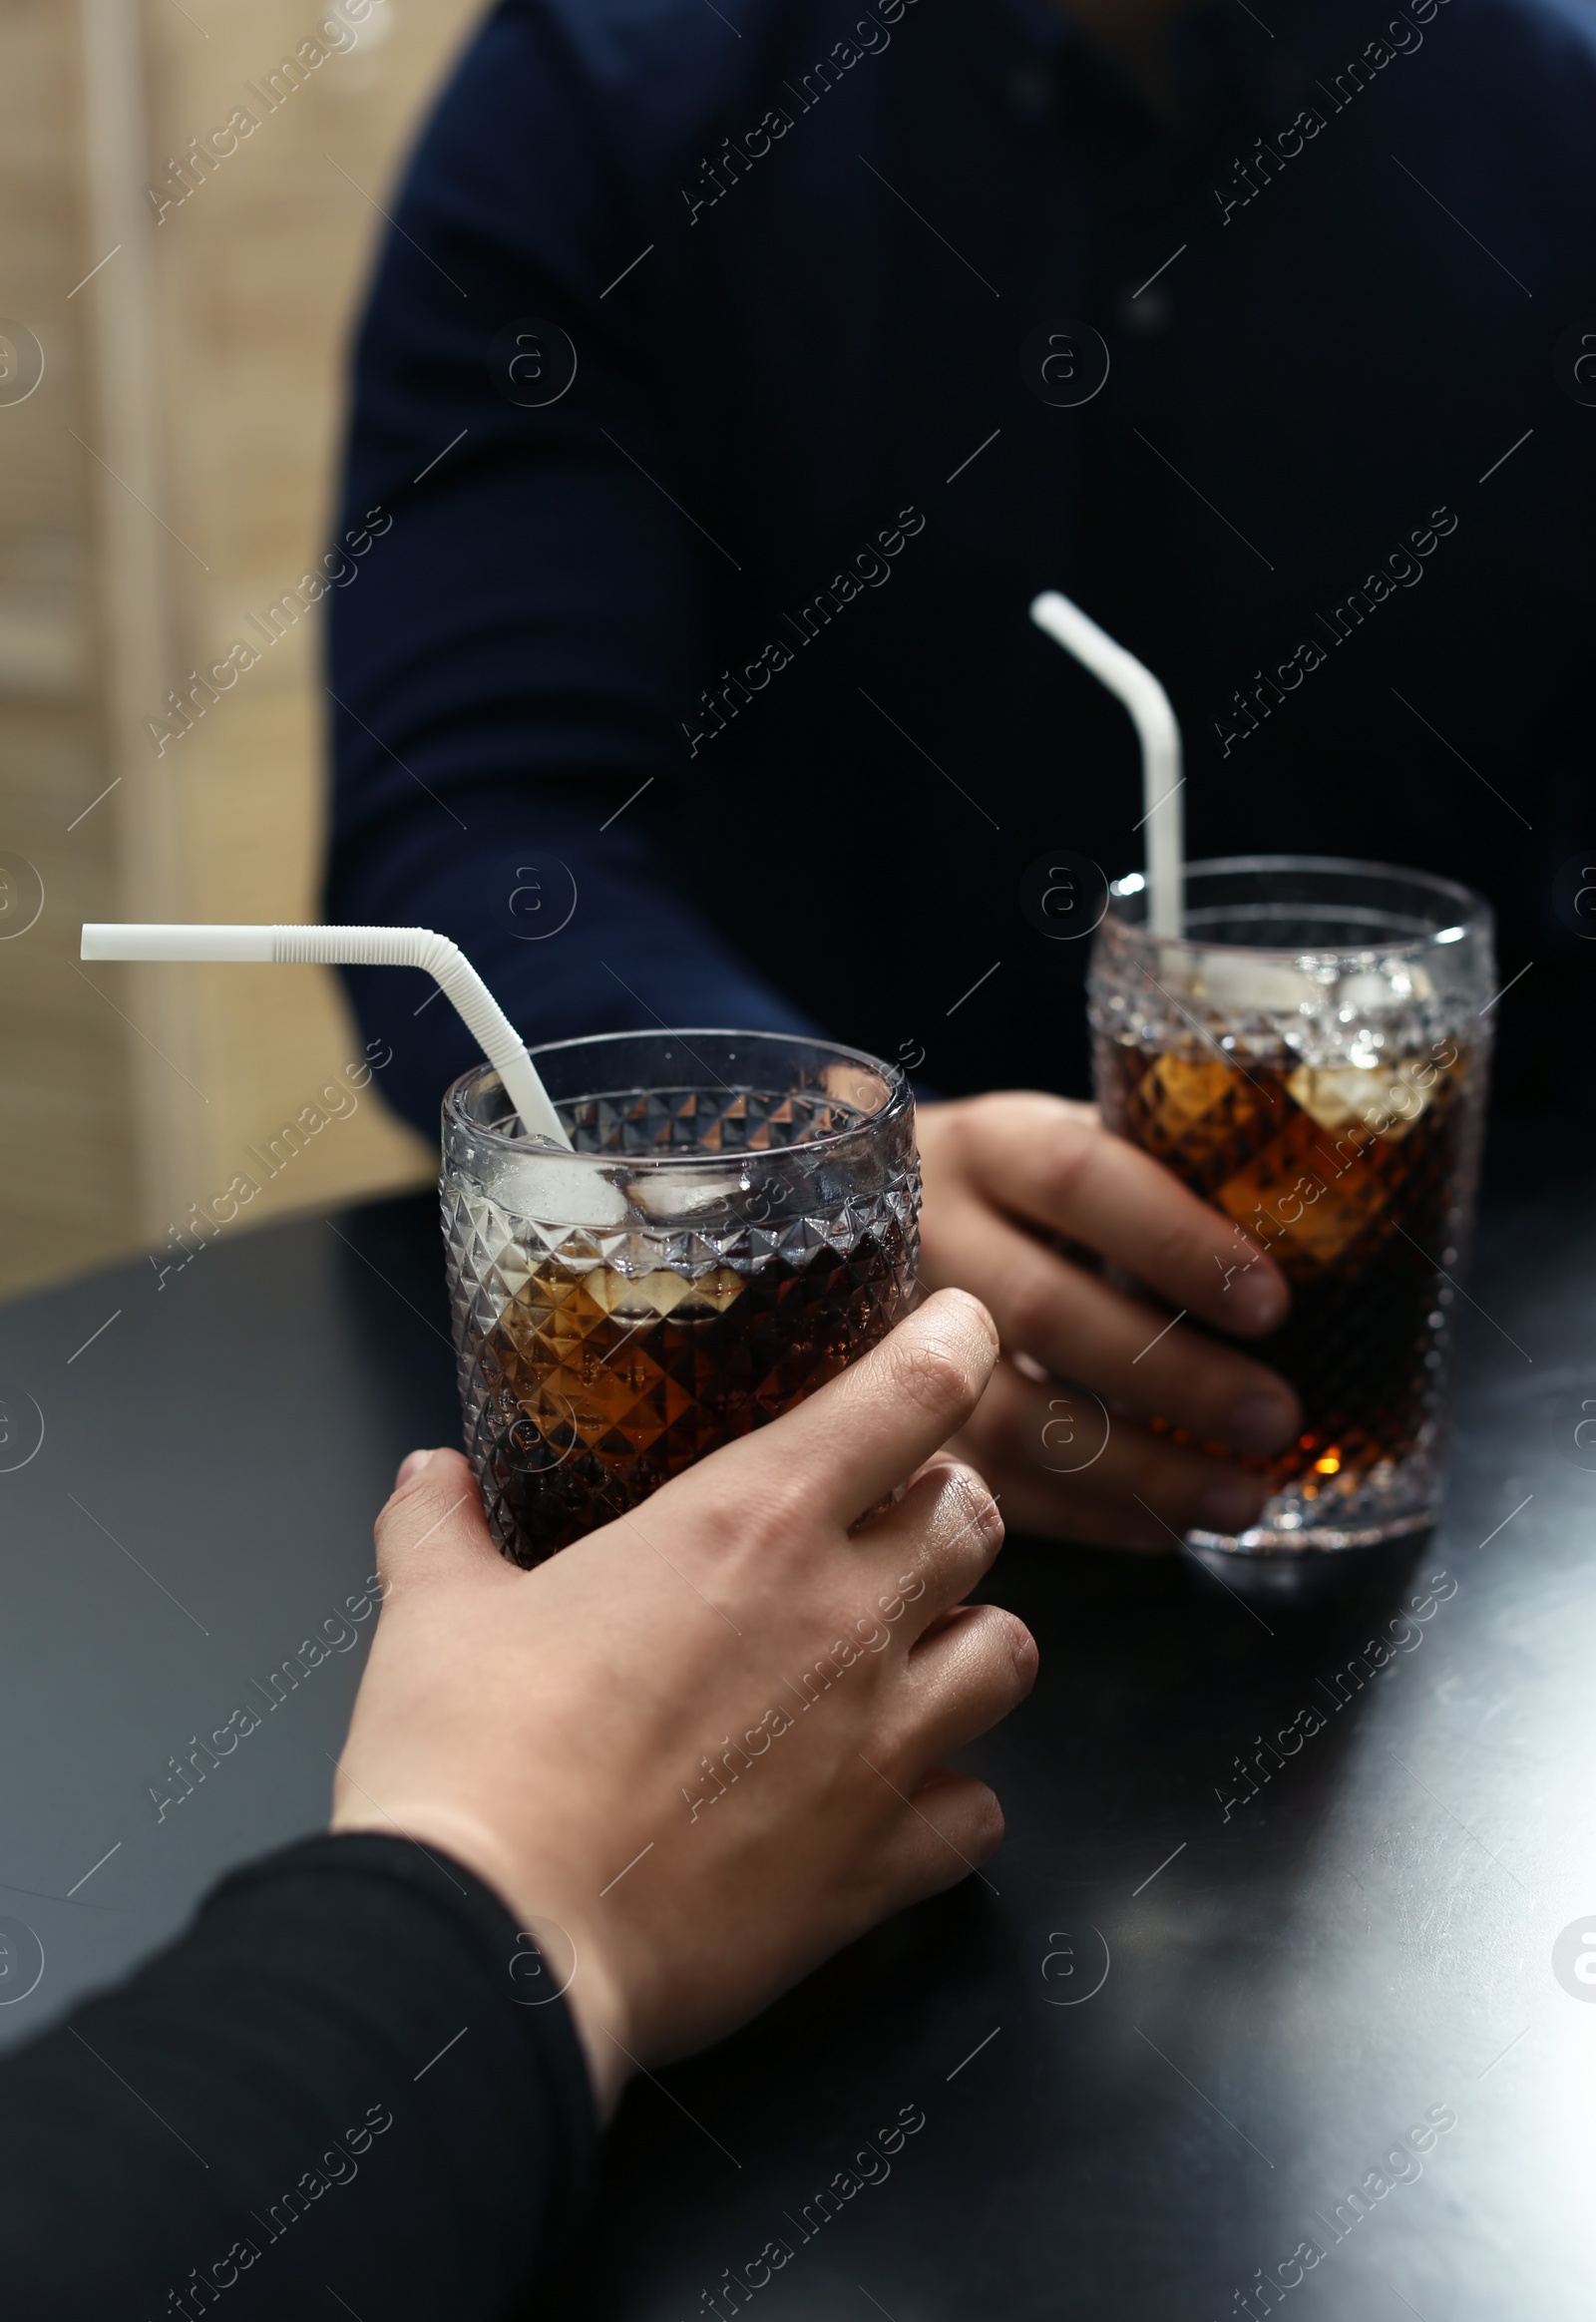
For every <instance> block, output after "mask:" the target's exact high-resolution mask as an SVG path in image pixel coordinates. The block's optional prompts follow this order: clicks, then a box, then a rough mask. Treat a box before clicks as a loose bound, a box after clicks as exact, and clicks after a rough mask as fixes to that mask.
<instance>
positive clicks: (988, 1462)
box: [919, 1090, 1302, 1548]
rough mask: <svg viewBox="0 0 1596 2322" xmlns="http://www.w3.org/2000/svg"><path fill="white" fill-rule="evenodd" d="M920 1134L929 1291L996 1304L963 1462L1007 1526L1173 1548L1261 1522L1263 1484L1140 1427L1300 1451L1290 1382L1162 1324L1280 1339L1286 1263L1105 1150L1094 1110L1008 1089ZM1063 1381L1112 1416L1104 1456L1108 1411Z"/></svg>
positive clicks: (1156, 1171) (1106, 1140)
mask: <svg viewBox="0 0 1596 2322" xmlns="http://www.w3.org/2000/svg"><path fill="white" fill-rule="evenodd" d="M919 1131H920V1153H921V1162H922V1167H923V1169H924V1173H925V1187H926V1197H925V1210H924V1215H923V1219H922V1245H923V1263H922V1269H921V1279H922V1281H923V1282H924V1283H925V1284H926V1285H927V1287H928V1288H930V1289H933V1290H936V1289H941V1288H944V1287H946V1286H948V1285H950V1284H958V1285H959V1287H960V1288H962V1289H964V1290H969V1291H973V1292H974V1293H975V1294H976V1296H977V1297H978V1298H980V1299H982V1300H983V1301H985V1303H986V1305H987V1306H988V1307H989V1308H990V1309H991V1311H992V1313H993V1315H994V1316H995V1317H996V1319H997V1323H998V1333H999V1335H1000V1338H1001V1341H1002V1350H1003V1360H1002V1361H1001V1362H1000V1363H999V1364H998V1369H997V1371H996V1373H995V1374H994V1377H993V1381H992V1384H991V1385H990V1386H989V1387H988V1389H987V1392H986V1394H985V1395H984V1397H983V1398H982V1402H981V1407H980V1409H979V1410H978V1411H977V1413H976V1416H975V1418H974V1419H973V1420H972V1421H971V1423H970V1425H969V1426H968V1427H967V1428H966V1429H965V1431H964V1433H963V1434H962V1435H960V1436H959V1437H958V1438H957V1439H956V1441H955V1443H954V1445H953V1448H954V1449H956V1450H957V1451H958V1452H960V1454H961V1455H962V1456H963V1457H965V1458H966V1459H969V1460H971V1461H972V1462H973V1463H974V1464H975V1465H976V1466H977V1467H979V1468H980V1470H981V1472H982V1473H983V1475H985V1476H986V1477H987V1479H988V1481H989V1482H990V1483H991V1484H992V1487H993V1489H994V1491H995V1492H997V1493H998V1496H999V1498H1000V1499H1001V1501H1002V1508H1003V1515H1004V1519H1005V1520H1006V1522H1007V1523H1008V1525H1009V1526H1010V1528H1011V1529H1013V1530H1016V1531H1024V1532H1039V1533H1048V1534H1053V1535H1056V1536H1059V1537H1061V1538H1064V1539H1070V1540H1092V1541H1099V1542H1102V1543H1104V1544H1105V1545H1109V1546H1119V1547H1126V1548H1171V1547H1174V1546H1177V1545H1178V1541H1179V1535H1180V1534H1181V1533H1182V1532H1183V1531H1184V1530H1185V1528H1186V1527H1187V1526H1188V1525H1202V1526H1207V1527H1209V1528H1211V1529H1213V1530H1215V1531H1223V1532H1234V1531H1240V1530H1242V1529H1243V1528H1244V1527H1245V1526H1246V1525H1247V1524H1249V1523H1251V1522H1252V1521H1253V1519H1254V1518H1255V1517H1256V1516H1257V1514H1258V1512H1259V1510H1260V1509H1261V1508H1262V1506H1263V1504H1264V1501H1265V1499H1266V1498H1267V1497H1268V1490H1269V1487H1268V1485H1267V1484H1266V1483H1264V1482H1263V1481H1262V1480H1261V1479H1260V1478H1259V1477H1258V1476H1255V1475H1252V1474H1250V1473H1248V1471H1247V1470H1246V1469H1244V1468H1242V1467H1238V1466H1236V1465H1234V1464H1233V1463H1232V1462H1230V1461H1228V1460H1221V1459H1217V1458H1213V1457H1209V1456H1207V1455H1205V1454H1204V1453H1202V1452H1200V1451H1195V1450H1190V1449H1186V1448H1184V1447H1182V1446H1181V1445H1179V1444H1177V1443H1173V1442H1171V1441H1170V1440H1169V1439H1168V1437H1167V1436H1160V1435H1155V1434H1154V1433H1152V1432H1151V1430H1150V1429H1149V1428H1147V1427H1145V1426H1143V1425H1141V1424H1139V1423H1138V1422H1139V1421H1140V1420H1142V1419H1148V1418H1160V1419H1165V1420H1168V1421H1169V1422H1170V1423H1171V1424H1172V1425H1175V1426H1178V1427H1182V1428H1185V1429H1189V1430H1190V1431H1191V1433H1192V1434H1194V1435H1196V1436H1198V1437H1199V1438H1201V1439H1202V1440H1204V1441H1214V1442H1221V1443H1226V1444H1228V1445H1229V1446H1230V1448H1231V1449H1232V1450H1233V1451H1245V1452H1253V1453H1266V1452H1275V1451H1279V1450H1281V1449H1283V1448H1284V1446H1285V1445H1286V1444H1287V1443H1289V1442H1290V1440H1291V1438H1292V1436H1293V1435H1294V1434H1295V1433H1296V1432H1297V1430H1298V1428H1299V1427H1300V1426H1301V1425H1302V1412H1301V1409H1300V1407H1299V1405H1298V1402H1297V1398H1296V1396H1295V1395H1294V1394H1293V1392H1292V1390H1291V1388H1290V1387H1289V1386H1287V1384H1286V1383H1285V1381H1284V1380H1283V1379H1282V1378H1279V1377H1278V1376H1277V1375H1276V1374H1275V1372H1274V1371H1272V1370H1266V1369H1265V1368H1264V1366H1263V1365H1262V1363H1259V1362H1255V1361H1253V1360H1252V1359H1251V1358H1250V1357H1249V1356H1247V1355H1242V1354H1239V1353H1237V1352H1236V1351H1235V1350H1233V1349H1232V1348H1229V1347H1225V1346H1218V1345H1216V1344H1215V1343H1214V1342H1213V1341H1212V1340H1211V1339H1208V1338H1206V1337H1204V1336H1202V1335H1201V1334H1200V1333H1198V1332H1195V1331H1191V1330H1188V1329H1187V1328H1186V1327H1185V1325H1184V1324H1183V1323H1176V1324H1175V1325H1174V1327H1173V1328H1170V1327H1169V1324H1170V1317H1171V1314H1178V1313H1180V1312H1182V1311H1184V1313H1186V1314H1188V1315H1191V1316H1194V1317H1196V1318H1198V1319H1200V1320H1201V1321H1203V1322H1205V1323H1212V1324H1214V1325H1216V1326H1217V1327H1218V1328H1219V1329H1220V1330H1222V1331H1226V1332H1235V1333H1237V1334H1238V1335H1240V1336H1241V1337H1243V1338H1255V1337H1258V1336H1260V1335H1262V1334H1263V1333H1265V1332H1268V1331H1272V1330H1274V1329H1275V1328H1276V1327H1277V1325H1278V1324H1279V1323H1280V1322H1281V1321H1282V1320H1283V1318H1284V1316H1285V1313H1286V1308H1287V1305H1288V1303H1289V1297H1290V1294H1289V1292H1288V1290H1287V1287H1286V1282H1285V1278H1284V1276H1283V1275H1282V1274H1281V1273H1280V1272H1279V1270H1278V1268H1276V1267H1275V1266H1273V1265H1272V1264H1271V1263H1270V1261H1269V1259H1268V1258H1266V1257H1265V1256H1264V1254H1263V1252H1262V1251H1261V1250H1260V1249H1259V1248H1258V1246H1257V1244H1256V1243H1253V1242H1250V1241H1249V1240H1248V1239H1247V1237H1246V1236H1245V1235H1244V1234H1241V1233H1240V1232H1239V1231H1238V1229H1236V1228H1234V1227H1233V1226H1232V1225H1231V1224H1230V1222H1229V1220H1228V1219H1226V1218H1222V1217H1220V1216H1219V1215H1218V1213H1217V1212H1216V1211H1214V1210H1211V1209H1209V1208H1208V1207H1207V1206H1206V1204H1204V1203H1203V1202H1201V1201H1199V1200H1198V1199H1197V1197H1196V1195H1195V1194H1192V1193H1189V1192H1188V1191H1187V1189H1186V1188H1185V1187H1184V1186H1183V1185H1182V1184H1180V1182H1179V1181H1178V1179H1176V1178H1175V1177H1174V1176H1172V1175H1171V1174H1170V1172H1169V1171H1168V1170H1167V1169H1163V1168H1161V1167H1160V1166H1159V1164H1158V1163H1157V1162H1156V1161H1153V1160H1151V1159H1149V1158H1148V1156H1147V1155H1146V1154H1145V1153H1138V1152H1137V1151H1136V1150H1135V1148H1134V1147H1133V1146H1131V1145H1127V1144H1126V1143H1125V1142H1124V1141H1123V1139H1121V1138H1119V1137H1113V1136H1110V1135H1109V1134H1108V1133H1107V1131H1106V1130H1105V1129H1103V1128H1102V1126H1101V1125H1100V1124H1099V1122H1098V1119H1097V1115H1096V1112H1095V1110H1094V1109H1093V1107H1092V1106H1090V1105H1085V1104H1070V1103H1068V1102H1067V1101H1066V1100H1065V1099H1064V1098H1062V1097H1056V1096H1043V1095H1040V1094H1036V1093H1032V1092H1030V1091H1028V1090H1015V1091H1012V1092H1007V1093H1002V1094H998V1095H992V1096H978V1097H972V1098H969V1099H967V1100H965V1101H964V1102H961V1103H957V1104H933V1105H926V1106H924V1107H922V1108H921V1111H920V1114H919ZM1052 1238H1057V1239H1061V1240H1065V1241H1070V1242H1075V1243H1079V1244H1083V1245H1084V1246H1085V1247H1086V1248H1087V1249H1090V1250H1094V1251H1097V1252H1098V1253H1099V1254H1100V1255H1101V1256H1102V1257H1104V1258H1107V1259H1110V1260H1112V1261H1113V1263H1114V1264H1115V1265H1117V1266H1120V1267H1122V1268H1124V1269H1125V1271H1126V1272H1127V1273H1129V1274H1132V1275H1134V1276H1135V1277H1136V1279H1137V1280H1138V1281H1140V1282H1144V1283H1146V1284H1147V1286H1148V1288H1149V1289H1150V1290H1152V1291H1154V1292H1156V1293H1157V1294H1158V1296H1160V1297H1161V1298H1164V1299H1167V1300H1168V1302H1169V1304H1168V1306H1167V1308H1162V1309H1161V1308H1158V1307H1155V1306H1152V1305H1149V1304H1147V1303H1146V1302H1144V1301H1142V1300H1140V1299H1136V1298H1127V1297H1125V1296H1124V1295H1123V1294H1122V1293H1121V1292H1119V1291H1117V1290H1114V1289H1112V1288H1111V1287H1110V1286H1109V1285H1108V1284H1107V1283H1106V1282H1102V1281H1100V1280H1098V1279H1097V1278H1096V1277H1095V1276H1094V1275H1092V1274H1089V1273H1087V1272H1085V1271H1084V1270H1083V1269H1082V1268H1081V1267H1079V1266H1072V1265H1070V1264H1069V1262H1068V1261H1067V1260H1066V1259H1064V1258H1062V1257H1060V1256H1059V1255H1058V1254H1057V1252H1056V1251H1055V1250H1053V1249H1051V1248H1050V1247H1049V1246H1048V1243H1049V1240H1050V1239H1052ZM1069 1386H1075V1387H1084V1388H1087V1389H1089V1390H1090V1394H1091V1395H1095V1396H1097V1397H1099V1398H1101V1401H1102V1402H1103V1404H1104V1405H1106V1408H1107V1411H1108V1413H1109V1424H1108V1428H1107V1437H1106V1441H1104V1439H1103V1437H1104V1429H1103V1418H1102V1413H1101V1412H1100V1411H1098V1410H1097V1408H1096V1406H1095V1405H1094V1404H1093V1403H1092V1402H1091V1401H1090V1399H1089V1396H1088V1395H1083V1394H1078V1393H1077V1394H1075V1395H1074V1396H1073V1397H1071V1396H1070V1395H1069V1393H1068V1392H1067V1388H1068V1387H1069ZM1099 1445H1101V1448H1100V1450H1099V1448H1098V1447H1099ZM1093 1454H1095V1456H1093ZM1088 1460H1089V1464H1087V1461H1088ZM1059 1470H1063V1471H1064V1472H1059Z"/></svg>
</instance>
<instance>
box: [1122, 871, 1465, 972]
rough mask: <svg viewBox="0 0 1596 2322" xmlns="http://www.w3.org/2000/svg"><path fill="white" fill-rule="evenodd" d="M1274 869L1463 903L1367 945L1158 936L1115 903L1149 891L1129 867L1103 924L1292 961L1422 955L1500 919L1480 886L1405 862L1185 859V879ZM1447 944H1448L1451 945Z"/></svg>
mask: <svg viewBox="0 0 1596 2322" xmlns="http://www.w3.org/2000/svg"><path fill="white" fill-rule="evenodd" d="M1269 871H1311V872H1327V873H1330V874H1332V875H1336V876H1340V877H1349V876H1357V877H1359V878H1363V879H1390V880H1396V881H1401V882H1405V883H1406V884H1407V885H1408V886H1411V887H1416V888H1421V889H1424V890H1426V891H1427V892H1428V893H1429V894H1431V895H1434V896H1444V897H1446V898H1447V899H1448V901H1449V902H1451V903H1453V904H1455V905H1456V906H1457V907H1458V912H1457V916H1456V917H1455V918H1454V919H1451V920H1449V921H1448V922H1447V923H1446V925H1445V926H1444V927H1440V928H1436V929H1434V930H1432V931H1431V932H1430V933H1429V934H1427V935H1422V936H1407V937H1394V938H1391V939H1388V940H1385V941H1382V940H1381V939H1380V938H1378V937H1376V938H1373V939H1372V940H1371V941H1370V942H1369V943H1368V944H1329V945H1326V946H1325V947H1323V952H1319V951H1316V950H1315V948H1314V946H1312V945H1311V944H1289V945H1277V944H1235V943H1226V942H1224V941H1222V940H1220V939H1218V938H1210V937H1207V936H1203V935H1200V934H1199V935H1190V934H1186V935H1179V936H1155V935H1154V934H1153V933H1152V931H1151V929H1150V928H1146V927H1136V926H1135V925H1133V924H1132V922H1130V921H1129V920H1127V919H1125V918H1124V917H1123V916H1122V915H1121V914H1120V913H1119V912H1118V911H1116V910H1115V908H1114V907H1115V905H1116V904H1120V903H1123V902H1125V901H1126V900H1127V899H1128V895H1144V894H1145V893H1146V888H1147V883H1146V878H1145V875H1144V874H1143V873H1142V872H1140V871H1127V872H1125V873H1123V874H1122V875H1121V877H1120V878H1118V879H1111V880H1110V881H1109V882H1108V903H1107V907H1106V909H1105V911H1104V914H1103V924H1104V925H1106V923H1107V921H1108V920H1110V919H1111V920H1112V921H1113V923H1114V927H1115V930H1116V932H1118V933H1119V934H1121V935H1124V936H1126V937H1127V938H1129V939H1130V940H1131V941H1132V942H1134V943H1141V944H1146V945H1148V946H1149V947H1152V946H1157V947H1158V948H1159V949H1161V950H1167V949H1170V948H1176V949H1180V950H1183V951H1191V952H1234V953H1235V954H1236V955H1237V956H1238V957H1239V958H1241V959H1245V960H1281V961H1291V960H1303V959H1316V958H1320V957H1323V956H1326V955H1328V956H1331V957H1335V958H1346V957H1348V956H1349V955H1350V954H1353V953H1363V952H1374V951H1378V952H1381V953H1383V954H1385V955H1386V957H1388V958H1402V957H1417V955H1419V954H1420V953H1423V952H1432V951H1434V950H1435V949H1436V947H1437V945H1439V943H1440V939H1441V937H1442V936H1443V935H1448V934H1449V933H1450V930H1451V929H1453V928H1456V929H1457V930H1458V931H1459V935H1457V936H1452V937H1451V942H1452V943H1456V942H1458V941H1459V940H1461V938H1466V937H1468V936H1472V935H1477V934H1478V932H1479V931H1480V930H1481V929H1482V928H1488V927H1489V926H1490V925H1491V923H1492V922H1493V920H1494V918H1495V914H1494V912H1493V910H1492V907H1491V904H1490V901H1489V898H1488V897H1486V896H1483V895H1481V894H1479V892H1478V891H1477V890H1476V889H1475V888H1472V887H1464V886H1463V885H1462V884H1461V882H1460V881H1458V880H1455V879H1443V878H1442V877H1441V876H1440V874H1439V873H1438V872H1435V871H1414V870H1411V869H1409V868H1408V867H1407V866H1405V865H1403V864H1400V863H1376V862H1371V861H1368V860H1365V859H1361V858H1359V857H1357V856H1353V855H1212V856H1205V857H1203V858H1201V859H1200V860H1199V861H1197V862H1194V863H1187V864H1185V865H1184V866H1183V868H1182V878H1183V880H1189V879H1191V878H1192V877H1194V876H1196V875H1199V874H1210V875H1211V874H1219V873H1224V874H1229V875H1235V874H1249V873H1250V874H1262V873H1265V872H1269ZM1132 879H1134V880H1135V881H1137V883H1138V884H1137V885H1136V886H1135V887H1134V888H1129V889H1127V884H1126V883H1127V882H1128V881H1129V880H1132ZM1189 900H1190V899H1189V898H1186V897H1183V898H1182V902H1183V904H1189ZM1445 948H1448V949H1449V946H1448V947H1445Z"/></svg>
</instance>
